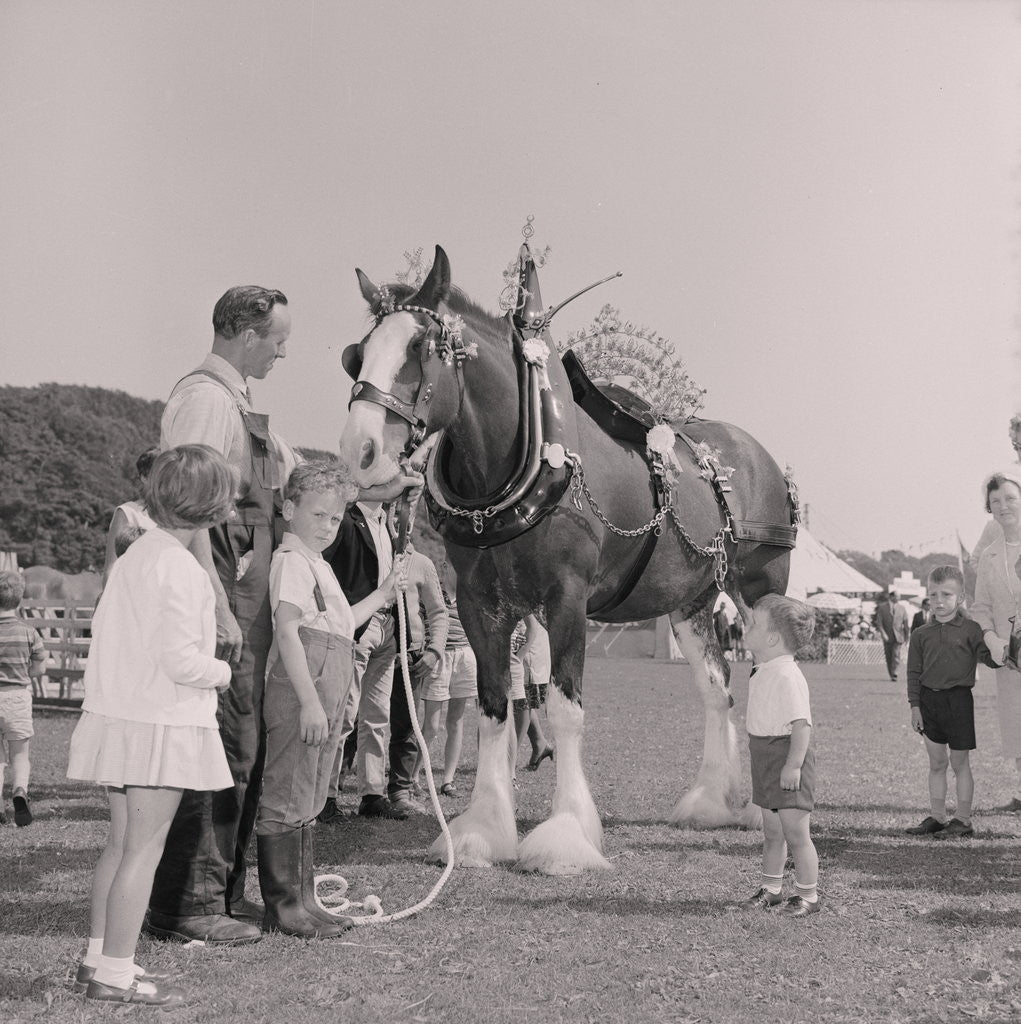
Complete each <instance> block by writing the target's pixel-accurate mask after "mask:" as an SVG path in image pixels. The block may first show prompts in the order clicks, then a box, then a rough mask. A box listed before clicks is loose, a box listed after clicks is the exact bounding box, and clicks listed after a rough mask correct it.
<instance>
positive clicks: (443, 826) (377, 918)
mask: <svg viewBox="0 0 1021 1024" xmlns="http://www.w3.org/2000/svg"><path fill="white" fill-rule="evenodd" d="M407 600H408V595H407V594H406V593H405V592H404V591H401V592H400V593H399V594H398V596H397V628H398V631H399V639H398V641H397V644H398V650H399V652H400V658H401V670H402V672H403V674H404V692H405V694H406V695H407V698H408V710H409V711H410V712H411V727H412V729H413V730H414V732H415V739H416V740H417V741H418V749H419V750H420V751H421V753H422V761H423V768H424V771H425V781H426V785H427V786H428V787H429V799H430V800H431V801H432V805H433V810H434V811H435V812H436V820H437V821H438V822H439V823H440V830H441V831H442V832H443V838H444V839H445V840H446V841H447V864H446V867H444V869H443V873H442V874H441V875H440V877H439V879H438V880H437V882H436V884H435V885H434V886H433V887H432V889H430V891H429V894H428V895H427V896H426V897H425V899H423V900H421V901H420V902H418V903H416V904H415V905H414V906H412V907H407V908H406V909H404V910H398V911H397V912H396V913H393V914H384V913H383V905H382V903H381V902H380V900H379V897H378V896H375V895H372V894H370V895H368V896H366V897H365V900H364V901H363V902H361V903H354V902H352V901H351V900H349V899H347V898H346V896H345V893H346V892H347V890H348V883H347V879H346V878H344V877H343V876H342V875H335V874H326V875H316V876H315V885H314V895H315V900H316V903H317V904H318V905H319V906H320V907H321V908H322V909H323V910H325V911H326V912H327V913H328V914H333V915H335V916H336V917H349V916H350V915H349V914H348V913H347V911H348V910H349V909H351V908H353V907H360V908H362V909H363V910H368V911H370V913H369V914H368V915H367V916H363V917H351V920H352V921H353V922H354V924H356V925H367V924H388V923H389V922H390V921H400V920H402V919H403V918H405V917H411V916H412V915H413V914H417V913H418V912H419V911H420V910H425V908H426V907H428V906H429V904H430V903H432V902H433V900H435V899H436V897H437V896H439V894H440V892H441V891H442V889H443V887H444V886H445V885H446V884H447V879H448V878H450V875H451V872H452V871H453V870H454V838H453V836H451V834H450V829H449V828H448V827H447V819H446V818H444V816H443V808H442V807H441V806H440V798H439V796H437V794H436V783H435V782H434V781H433V773H432V764H431V763H430V761H429V748H428V746H427V745H426V742H425V737H424V736H423V735H422V730H421V728H420V727H419V724H418V713H417V712H416V710H415V692H414V690H412V688H411V671H410V669H409V667H408V649H407V643H406V636H407V634H406V625H407V621H408V612H407V604H406V602H407ZM324 882H332V883H333V884H334V885H337V886H338V887H339V888H338V890H337V891H336V892H333V893H330V894H328V895H326V896H324V897H322V898H320V896H319V886H320V884H321V883H324Z"/></svg>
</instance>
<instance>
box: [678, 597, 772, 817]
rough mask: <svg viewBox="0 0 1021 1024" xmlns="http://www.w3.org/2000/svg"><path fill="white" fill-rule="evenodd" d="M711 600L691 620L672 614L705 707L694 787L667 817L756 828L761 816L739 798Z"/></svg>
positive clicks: (726, 680)
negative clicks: (701, 744)
mask: <svg viewBox="0 0 1021 1024" xmlns="http://www.w3.org/2000/svg"><path fill="white" fill-rule="evenodd" d="M712 614H713V613H712V602H710V603H709V604H707V605H705V606H704V607H702V608H701V609H699V611H697V612H695V613H694V614H693V615H692V616H691V617H690V618H687V619H682V618H680V617H679V616H674V615H672V616H671V617H670V618H671V625H672V626H673V630H674V635H675V636H676V637H677V642H678V643H679V644H680V645H681V650H682V651H683V652H684V657H685V658H686V659H687V661H688V664H689V665H691V668H692V671H693V672H694V674H695V682H696V684H697V685H698V688H699V691H700V692H701V694H702V702H703V704H704V706H705V745H704V747H703V751H702V764H701V766H700V767H699V770H698V777H697V778H696V780H695V785H694V786H692V787H691V789H689V790H688V792H687V793H685V794H684V795H683V796H682V797H681V798H680V799H679V800H678V801H677V803H676V804H674V808H673V810H672V811H671V812H670V815H669V818H668V819H667V820H668V821H669V822H670V824H672V825H688V826H691V827H694V828H707V827H708V828H716V827H719V826H724V825H741V826H743V827H745V828H759V827H761V825H762V819H761V815H760V814H759V810H758V808H757V807H755V805H754V804H751V803H749V804H746V803H745V802H744V801H743V800H742V799H741V756H740V753H739V750H738V745H737V732H736V730H735V729H734V723H733V722H732V721H731V717H730V709H731V707H732V706H733V703H734V698H733V697H732V696H731V694H730V666H729V665H728V664H727V662H726V660H725V659H724V657H723V651H722V650H721V649H720V643H719V641H718V640H717V638H716V632H715V630H714V629H713V618H712Z"/></svg>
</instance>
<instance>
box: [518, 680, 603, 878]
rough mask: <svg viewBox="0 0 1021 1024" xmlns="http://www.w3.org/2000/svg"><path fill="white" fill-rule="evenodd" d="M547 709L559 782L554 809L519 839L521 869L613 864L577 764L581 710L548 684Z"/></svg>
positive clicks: (572, 871) (557, 871)
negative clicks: (607, 857)
mask: <svg viewBox="0 0 1021 1024" xmlns="http://www.w3.org/2000/svg"><path fill="white" fill-rule="evenodd" d="M546 710H547V712H548V714H549V722H550V728H551V730H552V732H553V742H554V745H555V747H556V752H557V753H556V767H557V787H556V791H555V793H554V794H553V812H552V814H551V815H550V817H549V818H548V819H547V820H546V821H544V822H543V823H542V824H541V825H539V826H537V827H536V828H535V829H534V830H533V831H532V832H531V833H530V834H529V835H527V836H526V837H525V838H524V839H523V840H522V841H521V847H520V850H519V854H518V862H517V864H516V865H515V867H516V868H517V869H518V870H520V871H539V872H542V873H543V874H546V875H576V874H580V873H581V872H582V871H593V870H600V871H605V870H607V869H608V868H610V867H612V865H611V864H610V862H609V861H608V860H607V859H606V858H605V857H604V856H603V854H602V849H603V825H602V822H601V821H600V820H599V812H598V811H597V810H596V805H595V804H594V803H593V801H592V795H591V793H590V792H589V788H588V783H587V782H586V781H585V772H584V769H583V768H582V763H581V741H582V734H583V732H584V728H585V712H584V711H583V710H582V709H581V708H580V707H579V706H578V705H577V704H573V703H571V701H569V700H567V699H566V698H565V697H564V696H563V694H562V693H561V692H560V691H559V690H558V689H557V688H556V687H555V686H550V687H549V690H548V692H547V697H546Z"/></svg>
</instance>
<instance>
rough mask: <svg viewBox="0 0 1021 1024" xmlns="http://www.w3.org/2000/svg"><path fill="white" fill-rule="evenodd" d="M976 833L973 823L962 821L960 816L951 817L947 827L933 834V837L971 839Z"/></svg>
mask: <svg viewBox="0 0 1021 1024" xmlns="http://www.w3.org/2000/svg"><path fill="white" fill-rule="evenodd" d="M974 834H975V830H974V829H973V828H972V827H971V825H968V824H966V823H965V822H963V821H961V819H960V818H951V819H950V820H949V821H948V822H947V827H946V828H945V829H943V830H942V831H940V832H937V833H936V835H934V836H933V839H970V838H971V837H972V836H973V835H974Z"/></svg>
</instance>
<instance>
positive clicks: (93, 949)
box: [82, 935, 103, 967]
mask: <svg viewBox="0 0 1021 1024" xmlns="http://www.w3.org/2000/svg"><path fill="white" fill-rule="evenodd" d="M102 955H103V936H102V935H100V936H99V938H98V939H97V938H95V937H94V936H92V935H90V936H89V944H88V946H87V947H86V949H85V955H84V956H83V957H82V963H83V964H85V966H86V967H98V966H99V958H100V957H101V956H102Z"/></svg>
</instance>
